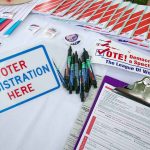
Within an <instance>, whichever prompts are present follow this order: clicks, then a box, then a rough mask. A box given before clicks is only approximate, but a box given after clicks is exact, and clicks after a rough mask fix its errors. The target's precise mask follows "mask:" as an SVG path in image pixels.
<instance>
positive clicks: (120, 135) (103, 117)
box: [75, 83, 150, 150]
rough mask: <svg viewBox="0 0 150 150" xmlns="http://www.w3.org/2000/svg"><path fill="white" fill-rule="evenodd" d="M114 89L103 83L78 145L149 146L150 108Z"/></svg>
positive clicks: (135, 149) (142, 149) (134, 149)
mask: <svg viewBox="0 0 150 150" xmlns="http://www.w3.org/2000/svg"><path fill="white" fill-rule="evenodd" d="M112 89H114V87H113V86H112V85H110V84H108V83H105V84H104V85H103V88H102V90H101V92H100V94H99V95H98V98H97V100H96V103H95V106H94V108H93V110H92V111H91V114H90V116H89V118H88V121H87V123H86V126H85V128H84V130H83V132H82V133H81V137H80V139H79V141H78V143H77V144H76V147H75V149H77V150H83V149H84V150H89V149H90V150H91V149H94V150H99V149H100V150H150V108H149V107H147V106H145V105H142V104H140V103H137V102H135V101H133V100H131V99H129V98H126V97H124V96H121V95H119V94H117V93H115V92H114V91H113V90H112Z"/></svg>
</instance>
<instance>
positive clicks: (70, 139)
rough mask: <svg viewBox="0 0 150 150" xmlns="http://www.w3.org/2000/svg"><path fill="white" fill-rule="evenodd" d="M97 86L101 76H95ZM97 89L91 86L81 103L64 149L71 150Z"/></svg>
mask: <svg viewBox="0 0 150 150" xmlns="http://www.w3.org/2000/svg"><path fill="white" fill-rule="evenodd" d="M96 79H97V83H98V86H100V84H101V81H102V77H100V76H96ZM97 90H98V89H94V88H92V89H91V91H90V92H89V96H88V97H87V99H86V101H85V102H84V103H83V105H82V107H81V110H80V113H79V115H78V118H77V120H76V121H75V124H74V126H73V128H72V130H71V132H70V135H69V137H68V140H67V142H66V145H65V148H64V150H73V148H74V145H75V143H76V141H77V139H78V137H79V134H80V131H81V129H82V127H83V124H84V122H85V119H86V117H87V115H88V113H89V110H90V107H91V105H92V103H93V101H94V98H95V96H96V93H97Z"/></svg>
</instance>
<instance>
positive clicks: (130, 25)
mask: <svg viewBox="0 0 150 150" xmlns="http://www.w3.org/2000/svg"><path fill="white" fill-rule="evenodd" d="M145 9H146V7H145V6H140V5H139V6H137V7H136V9H135V10H134V12H133V14H132V15H131V16H130V18H129V19H128V20H127V21H126V22H125V24H124V25H123V28H122V30H121V31H120V34H121V35H122V36H125V37H128V38H130V37H131V36H132V33H133V32H134V30H135V29H136V28H137V25H138V23H139V22H140V21H141V19H142V17H143V15H144V12H145Z"/></svg>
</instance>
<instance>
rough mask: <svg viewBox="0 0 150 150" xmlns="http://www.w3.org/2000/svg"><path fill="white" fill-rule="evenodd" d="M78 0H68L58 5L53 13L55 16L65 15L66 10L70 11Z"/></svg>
mask: <svg viewBox="0 0 150 150" xmlns="http://www.w3.org/2000/svg"><path fill="white" fill-rule="evenodd" d="M77 2H78V1H77V0H66V1H65V2H64V3H63V5H61V6H60V7H58V9H56V10H55V11H54V12H53V13H52V15H54V16H63V15H64V14H65V13H66V12H68V11H69V10H70V9H71V8H72V7H73V6H74V5H76V3H77Z"/></svg>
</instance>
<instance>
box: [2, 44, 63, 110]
mask: <svg viewBox="0 0 150 150" xmlns="http://www.w3.org/2000/svg"><path fill="white" fill-rule="evenodd" d="M59 87H60V83H59V80H58V78H57V75H56V72H55V69H54V66H53V63H52V61H51V59H50V58H49V56H48V53H47V51H46V48H45V47H44V46H43V45H39V46H36V47H33V48H30V49H27V50H24V51H23V52H19V53H17V54H13V55H12V56H8V57H6V58H3V59H1V60H0V112H4V111H6V110H8V109H11V108H13V107H15V106H18V105H20V104H23V103H25V102H28V101H30V100H33V99H36V98H38V97H39V96H42V95H44V94H48V93H49V92H52V91H54V90H56V89H58V88H59Z"/></svg>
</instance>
